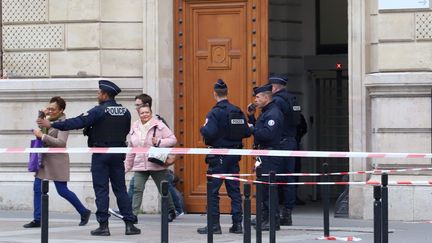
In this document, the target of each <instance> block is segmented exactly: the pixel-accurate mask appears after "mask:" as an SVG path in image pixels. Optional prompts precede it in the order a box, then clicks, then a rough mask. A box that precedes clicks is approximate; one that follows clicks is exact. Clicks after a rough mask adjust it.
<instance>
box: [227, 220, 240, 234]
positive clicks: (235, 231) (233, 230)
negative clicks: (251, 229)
mask: <svg viewBox="0 0 432 243" xmlns="http://www.w3.org/2000/svg"><path fill="white" fill-rule="evenodd" d="M229 232H230V233H233V234H242V233H243V227H242V223H241V222H237V223H233V225H232V226H231V228H229Z"/></svg>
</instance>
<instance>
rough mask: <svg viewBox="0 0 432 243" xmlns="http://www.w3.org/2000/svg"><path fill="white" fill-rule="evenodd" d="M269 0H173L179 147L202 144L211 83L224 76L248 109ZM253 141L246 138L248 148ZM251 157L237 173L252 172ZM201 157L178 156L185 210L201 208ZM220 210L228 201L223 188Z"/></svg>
mask: <svg viewBox="0 0 432 243" xmlns="http://www.w3.org/2000/svg"><path fill="white" fill-rule="evenodd" d="M267 12H268V1H267V0H174V36H175V41H174V43H175V46H174V52H175V54H174V56H175V60H174V61H175V69H174V72H175V74H174V78H175V95H176V98H175V100H176V105H175V107H176V108H175V131H176V135H177V138H178V140H179V146H181V147H188V148H204V147H205V144H204V142H203V139H202V137H201V135H200V132H199V129H200V127H201V126H202V125H203V124H204V121H205V117H206V114H207V113H208V112H209V110H210V109H211V107H212V106H213V105H214V104H215V103H216V101H215V100H214V99H213V95H212V90H213V84H214V83H215V82H216V80H217V79H219V78H221V79H223V80H224V81H225V82H226V83H227V85H228V89H229V91H228V97H229V100H230V101H231V102H232V103H233V104H235V105H237V106H239V107H240V108H242V109H243V110H246V106H247V104H248V103H249V102H251V101H252V88H253V87H255V86H258V85H261V84H263V83H266V77H267V75H268V74H267V73H268V67H267V62H268V61H267V59H268V54H267V53H268V47H267V45H268V44H267V42H268V41H267V36H268V34H267V33H268V27H267V25H268V13H267ZM251 144H252V139H249V140H247V141H246V147H247V148H250V147H251ZM252 160H253V159H252V158H250V157H245V156H244V157H243V158H242V160H241V162H240V164H241V166H240V167H241V171H242V172H244V173H251V171H252V168H253V161H252ZM206 171H207V166H206V164H205V163H204V156H200V155H185V156H180V159H179V161H178V162H177V163H176V173H177V174H178V175H179V176H180V179H181V180H180V187H181V190H182V192H183V195H184V200H185V205H186V210H187V211H188V212H205V208H206V177H205V174H206ZM220 206H221V212H225V213H229V212H230V200H229V198H228V197H227V196H226V191H225V189H224V186H222V189H221V201H220Z"/></svg>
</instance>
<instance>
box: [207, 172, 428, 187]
mask: <svg viewBox="0 0 432 243" xmlns="http://www.w3.org/2000/svg"><path fill="white" fill-rule="evenodd" d="M207 176H210V177H213V178H219V179H224V180H233V181H241V182H246V183H254V184H266V185H269V184H276V185H381V182H379V181H341V182H274V183H269V182H267V181H257V180H247V179H243V178H238V177H232V176H221V175H218V174H214V175H207ZM388 185H389V186H404V185H412V186H431V185H432V180H429V181H389V182H388Z"/></svg>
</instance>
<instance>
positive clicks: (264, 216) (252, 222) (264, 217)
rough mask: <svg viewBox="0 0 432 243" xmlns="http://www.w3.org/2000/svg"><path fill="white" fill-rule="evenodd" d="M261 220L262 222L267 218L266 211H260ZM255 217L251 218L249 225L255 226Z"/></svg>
mask: <svg viewBox="0 0 432 243" xmlns="http://www.w3.org/2000/svg"><path fill="white" fill-rule="evenodd" d="M261 215H262V220H261V223H262V222H264V221H266V220H267V218H268V211H262V214H261ZM256 221H257V220H256V217H255V218H253V219H252V220H251V225H252V226H255V225H256Z"/></svg>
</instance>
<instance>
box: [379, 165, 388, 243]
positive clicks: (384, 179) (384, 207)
mask: <svg viewBox="0 0 432 243" xmlns="http://www.w3.org/2000/svg"><path fill="white" fill-rule="evenodd" d="M387 185H388V174H387V173H383V174H382V175H381V213H382V214H381V227H382V228H381V230H382V243H388V187H387Z"/></svg>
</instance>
